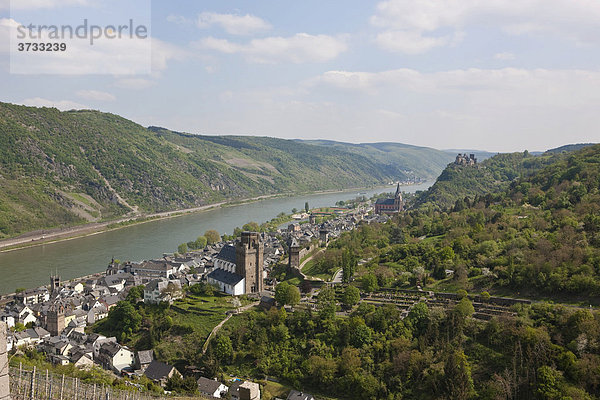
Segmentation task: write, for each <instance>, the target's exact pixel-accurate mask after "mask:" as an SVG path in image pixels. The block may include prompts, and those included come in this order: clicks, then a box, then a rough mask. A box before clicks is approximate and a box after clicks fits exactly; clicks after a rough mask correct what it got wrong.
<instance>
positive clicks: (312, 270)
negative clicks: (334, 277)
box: [302, 260, 331, 281]
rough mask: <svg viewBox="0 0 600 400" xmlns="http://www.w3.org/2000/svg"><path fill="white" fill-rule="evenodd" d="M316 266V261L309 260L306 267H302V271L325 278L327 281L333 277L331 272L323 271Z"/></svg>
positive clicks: (307, 274)
mask: <svg viewBox="0 0 600 400" xmlns="http://www.w3.org/2000/svg"><path fill="white" fill-rule="evenodd" d="M315 267H316V265H315V263H314V261H313V260H310V261H309V262H307V263H306V264H305V265H304V268H302V272H304V274H305V275H306V276H312V277H315V278H321V279H323V280H325V281H327V280H329V279H331V274H330V273H323V272H321V271H319V270H317V268H315Z"/></svg>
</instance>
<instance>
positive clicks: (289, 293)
mask: <svg viewBox="0 0 600 400" xmlns="http://www.w3.org/2000/svg"><path fill="white" fill-rule="evenodd" d="M275 300H277V303H279V304H280V305H285V304H287V305H290V306H294V305H296V304H298V303H299V302H300V290H299V289H298V288H297V287H296V286H293V285H290V284H289V283H287V282H281V283H280V284H279V285H277V287H276V288H275Z"/></svg>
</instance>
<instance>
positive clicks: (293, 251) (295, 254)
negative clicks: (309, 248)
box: [289, 237, 300, 269]
mask: <svg viewBox="0 0 600 400" xmlns="http://www.w3.org/2000/svg"><path fill="white" fill-rule="evenodd" d="M289 254H290V260H289V268H290V269H292V268H298V267H300V246H299V245H298V242H297V241H296V238H294V237H292V240H290V248H289Z"/></svg>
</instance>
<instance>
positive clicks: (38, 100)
mask: <svg viewBox="0 0 600 400" xmlns="http://www.w3.org/2000/svg"><path fill="white" fill-rule="evenodd" d="M20 104H24V105H26V106H34V107H55V108H58V109H59V110H62V111H67V110H81V109H89V108H90V107H88V106H86V105H84V104H81V103H77V102H74V101H71V100H48V99H44V98H42V97H32V98H28V99H25V100H23V101H21V102H20Z"/></svg>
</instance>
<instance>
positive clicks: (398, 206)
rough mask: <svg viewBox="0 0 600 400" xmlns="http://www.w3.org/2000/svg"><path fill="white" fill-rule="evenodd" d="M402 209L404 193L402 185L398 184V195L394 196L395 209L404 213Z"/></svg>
mask: <svg viewBox="0 0 600 400" xmlns="http://www.w3.org/2000/svg"><path fill="white" fill-rule="evenodd" d="M402 207H403V203H402V192H401V191H400V183H398V187H397V188H396V194H395V195H394V209H395V210H396V211H402Z"/></svg>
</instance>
